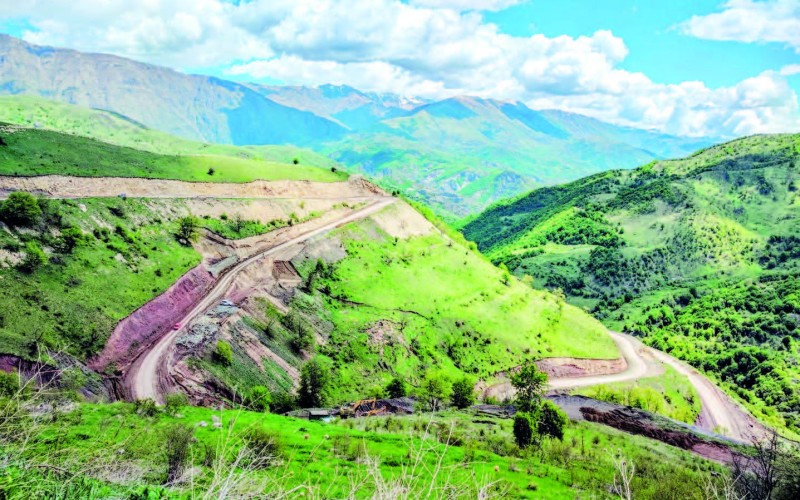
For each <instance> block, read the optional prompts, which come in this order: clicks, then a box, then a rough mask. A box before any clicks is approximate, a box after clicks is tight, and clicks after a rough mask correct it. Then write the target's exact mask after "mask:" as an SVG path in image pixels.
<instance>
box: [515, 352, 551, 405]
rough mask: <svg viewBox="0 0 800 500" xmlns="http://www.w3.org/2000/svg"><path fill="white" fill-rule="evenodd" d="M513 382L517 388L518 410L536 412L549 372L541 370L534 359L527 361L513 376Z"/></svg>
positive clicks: (516, 401)
mask: <svg viewBox="0 0 800 500" xmlns="http://www.w3.org/2000/svg"><path fill="white" fill-rule="evenodd" d="M511 384H512V385H513V386H514V388H515V389H516V390H517V397H516V400H515V403H516V406H517V411H521V412H526V413H536V411H537V410H538V408H539V405H540V404H541V400H542V395H543V394H544V389H545V385H546V384H547V374H545V373H543V372H540V371H539V369H538V368H537V367H536V365H535V364H534V363H533V362H532V361H527V362H526V363H525V364H523V365H522V366H521V367H520V369H519V371H518V372H517V373H515V374H513V375H512V376H511Z"/></svg>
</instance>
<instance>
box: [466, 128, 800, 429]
mask: <svg viewBox="0 0 800 500" xmlns="http://www.w3.org/2000/svg"><path fill="white" fill-rule="evenodd" d="M798 188H800V136H797V135H779V136H755V137H748V138H744V139H740V140H737V141H733V142H730V143H726V144H722V145H719V146H715V147H712V148H708V149H706V150H702V151H699V152H698V153H696V154H694V155H692V156H691V157H688V158H686V159H683V160H675V161H663V162H653V163H650V164H648V165H646V166H644V167H641V168H639V169H636V170H632V171H615V172H607V173H603V174H598V175H596V176H592V177H588V178H585V179H582V180H580V181H576V182H573V183H570V184H565V185H563V186H557V187H553V188H545V189H541V190H537V191H534V192H532V193H530V194H529V195H526V196H522V197H520V198H519V199H516V200H512V201H510V202H507V203H502V204H498V205H497V206H495V207H492V208H491V209H489V210H487V211H486V212H484V213H483V214H482V215H481V216H479V217H477V218H476V219H474V220H472V221H470V222H468V223H467V224H466V225H465V226H464V228H463V231H464V234H465V236H466V237H467V238H468V239H470V240H474V241H476V242H477V244H478V246H479V247H480V248H481V249H482V250H483V251H484V252H486V254H487V255H488V256H489V257H490V258H491V259H492V260H493V261H495V262H498V263H500V262H502V263H504V264H505V265H507V266H508V267H509V269H511V270H512V271H513V272H514V273H515V274H517V275H518V276H523V275H529V276H532V278H533V282H534V283H535V284H536V285H537V286H542V287H546V288H550V289H556V288H560V289H562V290H563V291H564V293H565V294H566V295H567V297H568V298H569V300H570V302H572V303H574V304H577V305H580V306H583V307H586V308H588V309H590V310H591V311H592V312H594V313H595V314H596V315H597V316H598V317H600V318H602V319H603V321H604V322H605V323H606V324H608V325H609V326H611V327H613V328H619V329H624V330H627V331H632V332H634V333H637V334H639V335H641V336H643V337H644V338H645V341H646V342H648V343H649V344H651V345H655V346H657V347H659V348H662V349H665V350H667V351H668V352H672V353H673V354H675V355H676V356H679V357H682V358H683V359H686V360H688V361H689V362H691V363H692V364H694V365H695V366H698V367H700V368H703V369H704V370H706V372H707V373H708V374H710V375H712V376H713V377H716V378H717V379H719V380H721V381H722V382H723V383H724V384H725V385H727V387H728V388H729V389H730V390H731V391H732V392H733V393H735V394H737V395H738V396H739V397H741V398H742V400H743V401H745V402H746V403H747V404H748V406H749V407H750V408H751V409H753V410H754V411H755V412H756V413H757V414H758V415H759V416H761V417H762V418H764V419H765V420H768V421H769V422H771V423H773V424H776V425H779V426H785V427H787V428H789V429H791V430H793V431H794V432H797V431H800V391H798V386H797V383H796V380H797V379H798V377H800V371H798V369H797V362H796V360H797V350H796V345H795V344H796V343H795V342H794V339H796V338H797V337H798V336H800V330H799V329H798V327H799V326H800V308H799V307H798V306H800V303H798V302H797V299H796V297H797V295H796V293H797V290H796V283H797V277H798V269H799V268H798V261H797V258H798V257H800V252H798V248H800V246H798V244H799V242H798V240H797V237H796V235H797V234H798V233H799V232H800V217H798V216H800V194H799V193H798Z"/></svg>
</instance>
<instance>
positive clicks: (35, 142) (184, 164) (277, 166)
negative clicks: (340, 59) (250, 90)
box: [0, 123, 346, 182]
mask: <svg viewBox="0 0 800 500" xmlns="http://www.w3.org/2000/svg"><path fill="white" fill-rule="evenodd" d="M0 138H2V143H0V175H15V176H29V175H47V174H60V175H76V176H84V177H94V176H119V177H148V178H156V179H177V180H186V181H207V182H210V181H214V182H248V181H252V180H255V179H264V180H281V179H288V180H311V181H320V182H334V181H339V180H342V179H344V178H346V174H343V173H335V172H332V170H331V169H322V168H317V167H313V166H307V165H305V164H302V163H300V164H298V165H295V164H293V159H292V158H286V159H284V160H283V161H281V162H277V161H266V160H260V159H254V158H239V157H236V156H229V155H221V154H195V155H183V156H181V155H176V154H160V153H153V152H149V151H143V150H139V149H133V148H130V147H123V146H117V145H113V144H110V143H106V142H101V141H99V140H95V139H90V138H86V137H80V136H77V135H72V134H66V133H61V132H54V131H50V130H40V129H31V128H21V127H16V126H12V125H8V124H5V125H4V124H2V123H0ZM132 142H135V141H132ZM161 147H164V148H166V146H161ZM212 169H213V170H212Z"/></svg>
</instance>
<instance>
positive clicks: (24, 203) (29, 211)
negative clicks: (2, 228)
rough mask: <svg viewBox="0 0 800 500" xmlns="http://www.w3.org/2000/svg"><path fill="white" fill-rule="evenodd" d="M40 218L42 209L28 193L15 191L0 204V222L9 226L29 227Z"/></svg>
mask: <svg viewBox="0 0 800 500" xmlns="http://www.w3.org/2000/svg"><path fill="white" fill-rule="evenodd" d="M41 216H42V208H41V207H40V206H39V203H38V202H37V201H36V198H34V196H33V195H32V194H30V193H25V192H22V191H15V192H13V193H11V194H10V195H8V199H7V200H6V201H4V202H3V203H2V204H0V220H2V221H3V222H6V223H7V224H8V225H10V226H23V227H30V226H32V225H34V224H35V223H36V222H37V221H38V220H39V218H40V217H41Z"/></svg>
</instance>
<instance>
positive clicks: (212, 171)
mask: <svg viewBox="0 0 800 500" xmlns="http://www.w3.org/2000/svg"><path fill="white" fill-rule="evenodd" d="M214 172H215V171H214V168H213V167H212V168H209V169H208V172H206V173H207V174H208V175H214Z"/></svg>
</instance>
